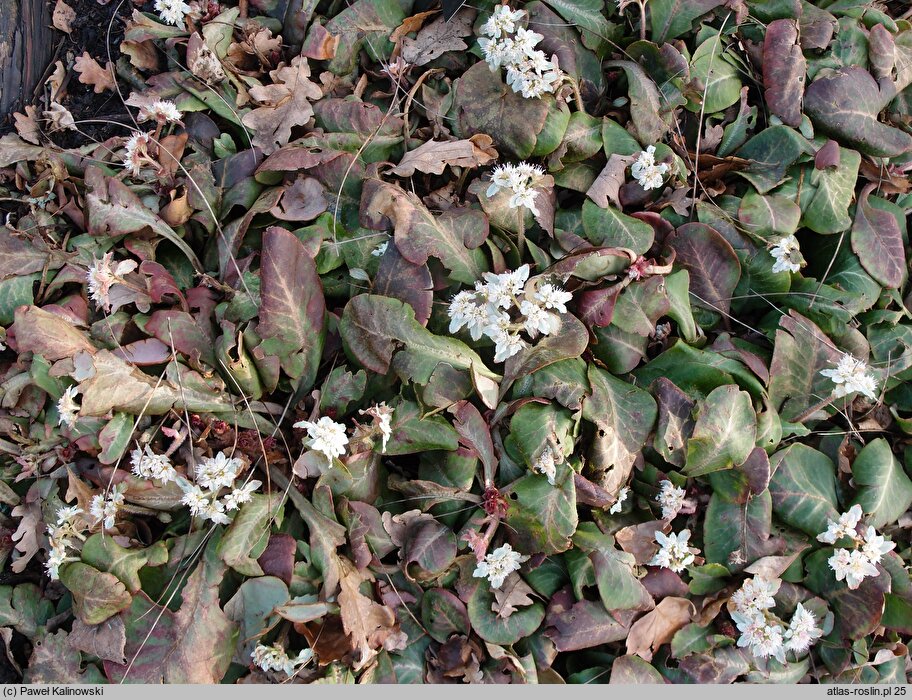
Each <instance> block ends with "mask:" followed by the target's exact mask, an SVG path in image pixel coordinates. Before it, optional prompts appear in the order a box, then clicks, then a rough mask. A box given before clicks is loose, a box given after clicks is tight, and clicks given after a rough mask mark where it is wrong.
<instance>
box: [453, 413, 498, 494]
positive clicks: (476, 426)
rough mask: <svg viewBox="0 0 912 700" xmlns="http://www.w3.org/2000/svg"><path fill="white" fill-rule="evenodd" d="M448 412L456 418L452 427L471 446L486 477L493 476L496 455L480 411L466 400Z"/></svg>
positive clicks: (488, 430)
mask: <svg viewBox="0 0 912 700" xmlns="http://www.w3.org/2000/svg"><path fill="white" fill-rule="evenodd" d="M449 410H450V413H452V414H453V416H454V417H455V418H456V420H455V422H454V423H453V427H454V428H456V432H457V433H459V437H460V438H462V439H461V440H460V442H462V443H463V444H464V445H466V446H467V447H470V448H472V450H473V451H474V452H475V454H476V455H477V456H478V457H479V458H480V459H481V461H482V463H483V464H484V466H485V474H486V475H487V476H488V478H490V479H493V478H494V472H495V471H496V469H497V456H496V455H495V454H494V442H493V441H492V440H491V430H490V428H489V427H488V424H487V423H486V422H485V419H484V418H483V417H482V415H481V413H480V412H479V411H478V409H477V408H475V406H473V405H472V404H471V403H469V402H468V401H460V402H459V403H457V404H456V405H455V406H452V407H450V409H449Z"/></svg>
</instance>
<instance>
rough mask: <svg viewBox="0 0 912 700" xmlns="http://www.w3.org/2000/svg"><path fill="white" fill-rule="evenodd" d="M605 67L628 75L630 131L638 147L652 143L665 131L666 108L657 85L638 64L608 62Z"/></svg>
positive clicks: (656, 141)
mask: <svg viewBox="0 0 912 700" xmlns="http://www.w3.org/2000/svg"><path fill="white" fill-rule="evenodd" d="M605 66H606V67H609V68H621V69H622V70H623V71H624V73H625V74H626V75H627V93H628V96H629V97H630V119H631V124H630V125H629V127H628V128H629V129H631V130H632V133H633V135H634V136H635V137H636V139H637V141H639V142H640V143H641V144H644V145H645V144H650V145H651V144H655V143H658V142H659V141H661V140H662V137H663V136H664V135H665V132H666V131H668V124H667V122H666V111H667V110H666V109H664V108H663V105H662V95H661V93H660V92H659V89H658V88H657V87H656V84H655V83H654V82H653V81H652V78H650V77H649V76H648V75H646V71H644V70H643V69H642V67H640V65H639V64H638V63H634V62H633V61H607V62H606V63H605Z"/></svg>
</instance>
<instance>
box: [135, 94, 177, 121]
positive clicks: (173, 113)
mask: <svg viewBox="0 0 912 700" xmlns="http://www.w3.org/2000/svg"><path fill="white" fill-rule="evenodd" d="M183 116H184V115H183V114H181V111H180V110H179V109H178V108H177V105H176V104H174V103H173V102H171V101H170V100H156V101H155V102H152V103H150V104H148V105H145V106H143V107H140V108H139V115H138V116H137V118H136V120H137V121H138V122H140V123H142V122H148V121H154V122H156V123H158V124H159V125H165V124H179V123H180V120H181V118H182V117H183Z"/></svg>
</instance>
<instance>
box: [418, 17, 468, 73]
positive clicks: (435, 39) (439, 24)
mask: <svg viewBox="0 0 912 700" xmlns="http://www.w3.org/2000/svg"><path fill="white" fill-rule="evenodd" d="M474 19H475V11H474V10H471V9H468V8H465V9H462V10H460V11H459V12H457V13H456V15H455V16H454V17H452V18H451V19H450V20H449V21H447V20H446V19H444V18H443V17H438V18H437V19H436V20H434V22H432V23H431V24H429V25H428V26H427V27H425V28H424V29H422V30H421V31H420V32H418V36H416V37H415V38H414V39H411V38H409V37H404V38H403V39H402V59H403V60H404V61H406V62H407V63H411V64H412V65H415V66H423V65H424V64H426V63H430V62H431V61H433V60H434V59H435V58H437V57H438V56H440V55H442V54H444V53H446V52H447V51H463V50H464V49H467V48H468V45H467V44H466V43H465V42H464V41H463V40H462V39H461V37H464V36H469V35H470V34H472V22H473V21H474Z"/></svg>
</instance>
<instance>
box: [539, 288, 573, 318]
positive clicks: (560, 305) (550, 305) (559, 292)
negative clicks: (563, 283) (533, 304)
mask: <svg viewBox="0 0 912 700" xmlns="http://www.w3.org/2000/svg"><path fill="white" fill-rule="evenodd" d="M533 298H534V299H535V301H537V302H538V303H539V304H541V305H542V306H544V307H545V308H546V309H551V310H554V311H557V312H558V313H561V314H565V313H567V302H568V301H570V300H571V299H573V295H572V294H571V293H570V292H565V291H564V290H563V289H561V288H560V287H558V286H557V285H554V284H548V283H545V284H540V285H538V289H536V290H535V295H534V296H533Z"/></svg>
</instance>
